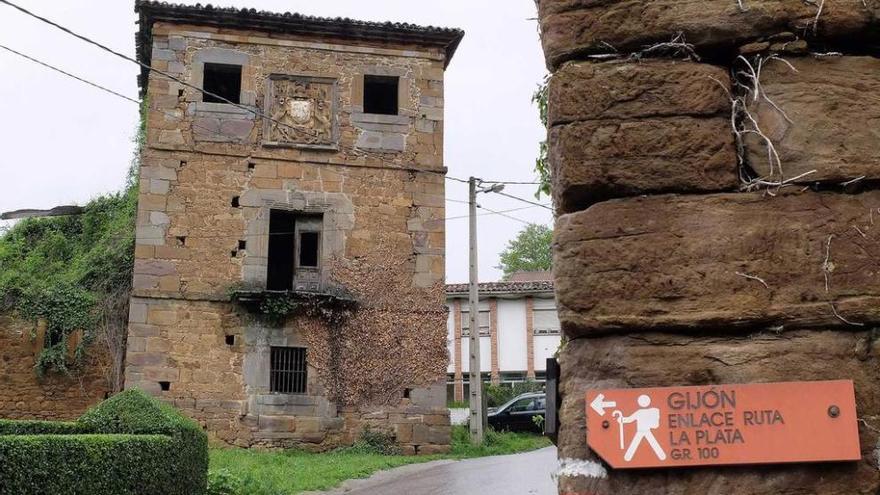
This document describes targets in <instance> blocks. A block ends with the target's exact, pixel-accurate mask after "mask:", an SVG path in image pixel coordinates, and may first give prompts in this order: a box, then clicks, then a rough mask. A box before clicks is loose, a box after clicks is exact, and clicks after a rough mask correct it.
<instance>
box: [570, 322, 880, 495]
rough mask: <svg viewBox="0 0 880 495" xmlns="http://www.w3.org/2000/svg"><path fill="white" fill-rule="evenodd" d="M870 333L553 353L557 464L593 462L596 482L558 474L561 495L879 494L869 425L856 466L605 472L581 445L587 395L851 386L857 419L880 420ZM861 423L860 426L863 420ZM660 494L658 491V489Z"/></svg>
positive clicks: (725, 338)
mask: <svg viewBox="0 0 880 495" xmlns="http://www.w3.org/2000/svg"><path fill="white" fill-rule="evenodd" d="M870 334H871V332H870V331H859V332H850V331H830V330H819V331H797V332H785V333H782V334H779V333H774V332H772V331H766V332H761V333H757V334H755V335H752V336H750V337H740V338H731V337H730V335H729V334H723V335H713V336H708V335H705V336H700V337H694V336H687V335H671V334H661V333H646V334H639V335H632V336H606V337H600V338H591V339H576V340H572V341H570V342H569V343H568V344H567V345H566V347H565V349H564V350H563V351H562V353H561V355H560V367H561V370H562V377H561V383H560V393H561V396H562V405H561V410H560V414H561V417H562V418H563V420H562V424H561V427H560V432H559V438H558V446H559V457H560V459H573V460H580V461H590V462H594V463H597V465H596V466H595V467H596V468H602V469H601V471H599V472H600V473H604V475H602V476H594V477H586V476H579V477H573V476H562V477H561V478H560V480H559V487H560V493H591V494H595V495H635V494H639V495H641V494H647V493H666V494H675V495H685V494H697V493H699V494H701V495H722V494H724V495H727V494H730V493H738V494H739V493H742V494H749V495H777V494H780V493H792V494H794V493H798V494H805V495H806V494H816V495H818V494H822V495H828V494H831V495H855V494H862V495H868V494H874V493H876V492H877V490H878V489H880V471H878V469H877V458H876V456H875V453H874V452H875V449H876V448H877V446H878V439H880V435H878V431H880V430H878V426H880V425H877V424H874V421H875V420H871V421H868V422H867V424H865V423H862V424H860V426H859V435H860V437H861V445H862V453H863V459H862V461H861V462H858V463H834V464H812V465H778V466H759V467H729V468H721V469H679V470H666V469H664V470H629V471H626V470H619V471H612V470H610V469H607V470H606V469H604V467H603V466H602V465H601V461H600V459H599V458H598V457H597V456H596V455H595V454H594V453H592V452H591V451H590V450H589V449H588V447H587V435H589V432H588V431H587V429H586V421H585V416H584V414H585V409H586V405H585V403H584V398H585V395H586V391H587V390H588V389H596V388H630V387H655V386H672V385H706V384H724V383H750V382H784V381H797V380H832V379H851V380H853V381H854V382H855V389H856V409H857V410H858V414H859V417H862V418H873V417H877V415H878V414H880V390H878V383H880V359H878V351H880V345H878V344H877V343H876V341H875V339H874V338H873V337H872V336H871V335H870ZM866 421H867V420H866ZM658 486H659V487H666V490H665V491H661V492H657V491H656V487H658Z"/></svg>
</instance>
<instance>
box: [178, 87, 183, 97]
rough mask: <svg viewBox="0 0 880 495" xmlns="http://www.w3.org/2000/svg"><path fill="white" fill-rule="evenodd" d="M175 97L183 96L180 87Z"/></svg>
mask: <svg viewBox="0 0 880 495" xmlns="http://www.w3.org/2000/svg"><path fill="white" fill-rule="evenodd" d="M177 97H178V98H183V90H182V89H178V90H177Z"/></svg>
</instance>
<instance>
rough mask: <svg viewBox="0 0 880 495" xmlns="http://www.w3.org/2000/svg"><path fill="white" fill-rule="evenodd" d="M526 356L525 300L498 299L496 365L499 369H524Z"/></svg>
mask: <svg viewBox="0 0 880 495" xmlns="http://www.w3.org/2000/svg"><path fill="white" fill-rule="evenodd" d="M526 357H527V356H526V300H525V299H499V300H498V367H499V368H500V370H501V371H524V370H525V369H526V361H527V359H526ZM490 369H491V368H490Z"/></svg>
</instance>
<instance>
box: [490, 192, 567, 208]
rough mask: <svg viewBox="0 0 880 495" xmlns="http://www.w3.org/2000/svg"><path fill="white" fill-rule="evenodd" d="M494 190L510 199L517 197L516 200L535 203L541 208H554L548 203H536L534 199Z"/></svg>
mask: <svg viewBox="0 0 880 495" xmlns="http://www.w3.org/2000/svg"><path fill="white" fill-rule="evenodd" d="M493 192H494V193H495V194H500V195H502V196H505V197H508V198H510V199H515V200H517V201H521V202H523V203H527V204H530V205H534V206H540V207H541V208H544V209H546V210H550V211H553V208H552V207H550V206H547V205H545V204H542V203H536V202H534V201H529V200H527V199H523V198H520V197H519V196H514V195H513V194H507V193H506V192H501V191H493Z"/></svg>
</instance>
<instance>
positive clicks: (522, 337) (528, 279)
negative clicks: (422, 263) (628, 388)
mask: <svg viewBox="0 0 880 495" xmlns="http://www.w3.org/2000/svg"><path fill="white" fill-rule="evenodd" d="M550 277H551V274H550V272H521V273H517V274H514V275H513V276H512V277H511V279H510V280H509V281H505V282H486V283H481V284H480V285H479V287H480V305H479V310H480V314H479V317H478V324H479V326H480V361H481V365H480V370H481V372H482V374H483V379H484V380H485V381H491V382H492V383H496V384H512V383H517V382H523V381H526V380H534V381H537V382H543V381H544V379H545V371H546V359H547V358H549V357H553V355H554V354H555V353H556V350H557V349H558V348H559V344H560V340H561V337H560V328H559V319H558V317H557V315H556V300H555V299H554V293H553V282H552V281H551V280H550ZM446 305H447V307H448V308H449V318H448V321H447V324H446V326H447V334H448V339H447V340H448V346H449V358H450V359H449V367H448V368H447V381H446V383H447V394H448V396H449V398H450V399H451V400H456V401H462V400H466V398H467V393H468V373H469V370H470V367H469V365H468V364H469V363H468V338H469V335H470V334H469V328H468V327H469V326H470V312H469V308H468V284H450V285H447V286H446Z"/></svg>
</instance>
